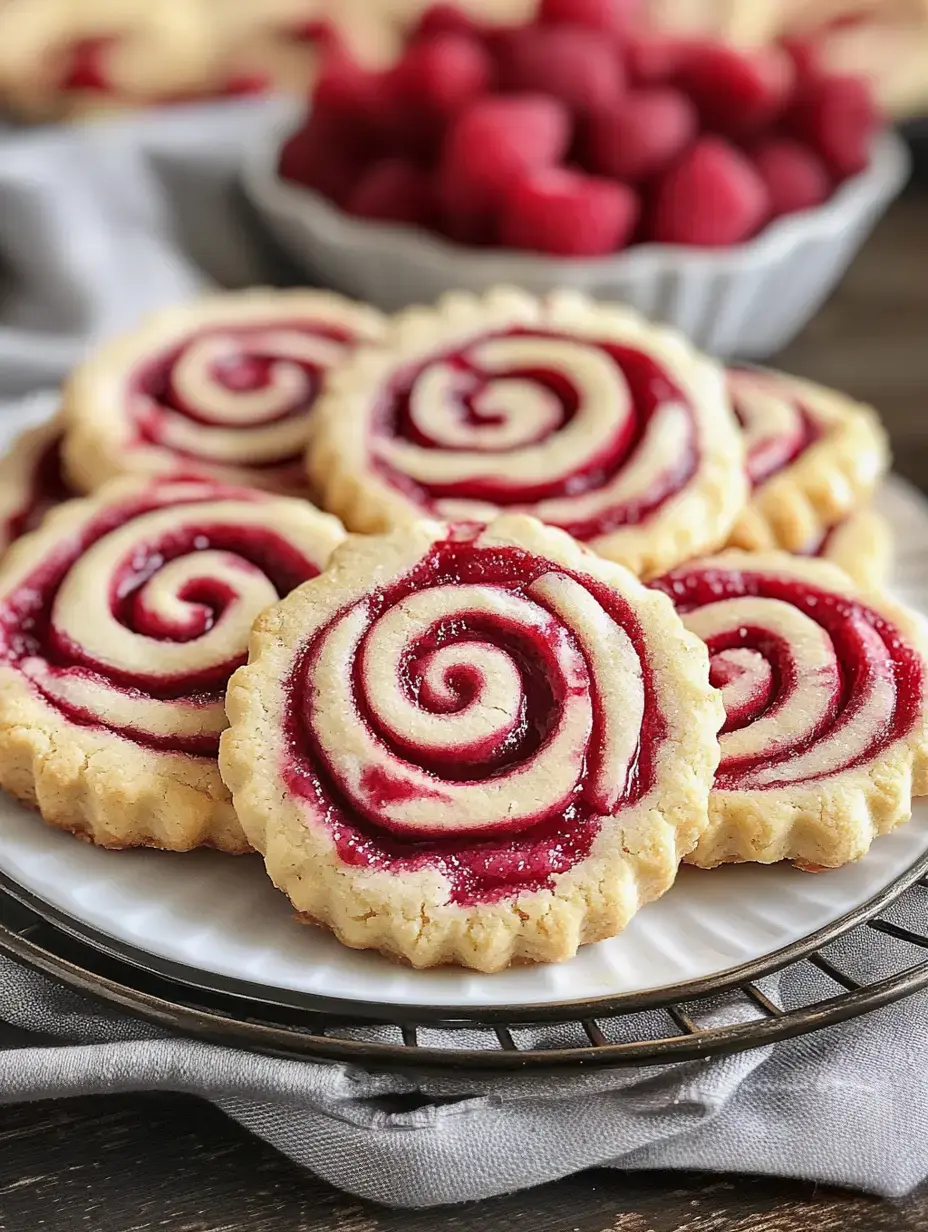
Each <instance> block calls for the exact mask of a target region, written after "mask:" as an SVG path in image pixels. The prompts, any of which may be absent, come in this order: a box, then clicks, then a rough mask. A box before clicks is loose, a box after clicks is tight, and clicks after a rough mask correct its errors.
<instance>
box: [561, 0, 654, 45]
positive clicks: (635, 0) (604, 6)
mask: <svg viewBox="0 0 928 1232" xmlns="http://www.w3.org/2000/svg"><path fill="white" fill-rule="evenodd" d="M640 9H641V4H640V0H541V4H540V6H539V9H538V20H539V21H541V22H546V23H547V22H573V24H574V25H577V26H586V27H587V28H588V29H590V30H599V31H602V32H604V33H606V34H611V35H617V36H619V37H623V36H624V35H627V34H628V33H629V31H631V30H632V29H633V28H634V25H635V21H636V19H637V17H638V16H639V10H640Z"/></svg>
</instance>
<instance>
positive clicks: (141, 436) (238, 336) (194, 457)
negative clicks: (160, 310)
mask: <svg viewBox="0 0 928 1232" xmlns="http://www.w3.org/2000/svg"><path fill="white" fill-rule="evenodd" d="M279 332H298V333H303V334H308V335H312V336H314V337H320V338H328V339H331V340H332V341H333V342H339V343H343V344H350V343H352V342H353V341H354V339H353V336H352V335H351V334H350V333H349V332H348V331H347V330H341V329H338V328H337V327H335V326H331V325H327V324H322V323H321V322H315V321H268V322H266V323H264V324H262V325H255V326H252V327H244V328H243V327H241V326H228V327H226V326H215V327H211V328H208V329H204V330H202V331H200V332H199V333H197V334H194V335H191V337H190V338H189V339H188V340H187V342H186V343H184V344H183V345H182V346H178V347H175V348H174V349H173V350H171V351H169V352H167V353H166V354H163V355H159V356H158V357H157V358H155V359H153V360H151V361H150V362H149V363H147V364H146V365H144V366H142V367H140V368H138V369H137V370H136V371H135V372H134V373H133V374H132V377H131V380H130V386H129V394H130V398H131V406H132V419H133V423H134V425H135V432H136V436H137V439H138V441H139V443H141V444H146V445H156V446H158V447H159V448H168V449H170V450H171V452H172V453H173V454H175V455H176V456H177V457H178V458H179V459H180V460H181V461H182V462H184V461H186V462H189V463H190V468H189V473H190V475H192V476H195V475H196V467H197V463H200V462H204V461H206V462H210V461H211V462H214V463H216V464H223V463H226V464H228V460H227V458H226V456H225V455H222V454H218V453H217V454H216V456H214V457H211V456H210V453H209V432H210V430H216V429H217V428H218V429H220V430H221V431H222V432H223V433H227V432H228V431H229V427H234V429H235V430H236V431H239V432H240V433H241V437H242V444H243V460H242V461H241V462H238V463H236V465H239V466H247V467H248V468H249V469H252V470H270V469H274V470H278V469H287V468H292V470H293V472H294V475H295V476H302V457H303V455H302V450H300V451H299V452H295V453H293V454H290V455H289V456H287V457H279V458H274V459H272V460H270V461H267V462H263V463H261V462H255V461H254V460H249V459H248V456H247V441H248V433H249V431H252V430H253V429H255V430H261V429H264V428H267V427H269V426H272V425H273V424H276V423H281V422H282V421H284V420H291V419H298V418H301V417H303V416H305V415H306V414H307V413H308V412H309V410H310V409H311V407H312V405H313V403H314V402H315V400H316V397H317V396H318V393H319V390H320V388H321V385H322V379H323V376H324V370H323V368H321V367H320V366H317V365H315V364H312V363H310V362H308V361H307V360H305V359H303V358H301V357H297V356H284V355H280V354H268V353H264V352H262V350H261V335H266V334H270V333H279ZM212 336H215V337H218V338H222V339H223V340H226V339H231V340H233V341H235V342H237V343H238V344H239V348H238V349H237V350H236V351H235V353H234V354H233V355H230V356H227V357H224V358H223V359H222V360H220V361H217V362H216V363H215V364H213V365H212V366H211V368H210V374H209V375H210V379H211V380H212V381H213V382H214V383H215V385H216V386H217V387H218V388H220V389H222V390H224V391H227V392H229V393H232V394H235V393H240V394H243V395H250V394H254V393H256V392H260V391H261V390H270V389H271V382H272V377H273V371H274V367H275V365H277V364H279V363H280V362H285V363H287V364H295V365H297V366H298V367H299V368H300V369H301V370H302V371H303V372H304V373H305V374H306V378H307V388H306V390H305V391H304V393H303V394H302V395H301V396H300V397H299V398H297V399H296V400H293V401H290V402H288V403H287V404H285V405H282V406H281V407H280V409H279V411H278V412H277V413H276V414H274V415H273V416H268V417H262V419H261V420H260V423H257V424H254V425H249V424H247V423H245V424H243V423H241V422H238V421H237V422H236V423H235V424H234V425H229V426H225V425H223V424H221V423H220V424H217V422H216V420H215V418H211V417H209V416H207V415H204V414H203V412H202V410H201V408H199V407H197V405H196V404H195V403H194V402H192V401H191V400H190V399H189V398H187V397H185V396H184V394H183V392H182V391H181V390H180V389H178V388H177V385H176V383H175V380H174V368H175V365H176V364H177V362H178V361H179V360H180V359H181V358H182V357H183V356H184V355H185V354H186V353H187V351H188V350H189V348H190V347H192V346H194V345H196V344H197V343H199V342H201V341H202V340H203V339H204V338H209V337H212ZM178 419H181V420H186V421H187V422H188V423H191V424H196V425H198V426H199V427H200V428H202V429H203V435H202V437H201V439H202V441H203V446H202V449H201V450H200V451H198V452H197V453H191V452H189V451H185V450H184V449H181V448H179V447H178V446H176V445H174V444H170V443H168V439H167V438H168V434H169V430H170V425H171V423H172V422H176V421H177V420H178ZM181 470H183V467H181ZM184 473H187V472H186V471H184Z"/></svg>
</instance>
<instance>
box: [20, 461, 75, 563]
mask: <svg viewBox="0 0 928 1232" xmlns="http://www.w3.org/2000/svg"><path fill="white" fill-rule="evenodd" d="M72 496H74V493H73V492H72V491H71V489H70V488H69V487H68V484H67V481H66V480H65V477H64V468H63V467H62V463H61V438H60V437H56V438H55V440H54V441H52V442H51V444H49V445H48V446H47V447H46V448H45V449H44V450H43V452H42V454H41V456H40V457H39V459H38V461H37V463H36V465H35V469H34V470H33V473H32V482H31V484H30V489H29V495H28V497H27V499H26V502H25V503H24V505H23V506H22V508H21V509H20V510H19V511H18V512H17V513H16V514H14V515H13V517H11V518H10V519H9V520H8V522H7V538H8V540H9V541H10V542H12V540H14V539H18V538H19V536H20V535H25V534H26V532H27V531H30V530H35V528H36V527H37V526H38V524H39V523H40V522H41V521H42V518H43V517H44V516H45V514H46V513H48V511H49V509H52V508H53V507H54V506H55V505H60V504H61V502H62V501H66V500H69V499H70V498H71V497H72Z"/></svg>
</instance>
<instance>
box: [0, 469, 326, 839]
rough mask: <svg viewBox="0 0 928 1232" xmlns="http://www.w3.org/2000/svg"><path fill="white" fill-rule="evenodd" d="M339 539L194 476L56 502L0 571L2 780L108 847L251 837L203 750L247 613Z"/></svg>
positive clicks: (211, 754) (220, 715) (210, 753)
mask: <svg viewBox="0 0 928 1232" xmlns="http://www.w3.org/2000/svg"><path fill="white" fill-rule="evenodd" d="M342 537H343V535H342V530H341V527H340V526H339V524H338V522H337V521H336V520H335V519H334V518H330V517H328V516H326V515H325V514H321V513H319V512H318V511H317V510H315V509H313V508H312V507H311V506H310V505H308V504H307V503H305V502H304V501H296V500H289V499H286V498H284V497H271V496H268V495H266V494H264V493H262V492H259V491H256V490H255V489H235V488H229V487H222V486H220V485H217V484H208V483H197V482H174V483H172V482H167V481H163V482H161V483H154V484H149V483H144V482H143V483H139V482H138V481H136V480H128V481H125V480H124V481H121V482H117V483H114V484H111V485H109V486H108V487H107V488H106V489H105V490H104V491H103V492H101V493H100V494H99V496H98V497H96V498H94V499H91V500H80V501H70V502H68V503H67V504H65V505H62V506H61V507H60V508H58V509H56V510H54V511H53V512H52V513H50V514H49V515H48V517H47V518H46V520H45V522H44V523H43V524H42V526H41V527H40V529H39V530H37V531H35V532H33V533H32V534H30V535H27V536H25V537H24V538H23V539H21V540H19V542H18V543H16V544H14V545H13V547H12V548H11V549H10V551H9V552H8V554H7V556H6V558H5V559H4V562H3V566H2V568H0V784H2V786H3V787H5V788H6V790H7V791H9V792H11V793H12V794H13V795H14V796H17V797H19V799H21V800H23V801H25V802H26V803H28V804H31V805H34V806H36V807H37V808H38V810H39V811H40V813H41V814H42V816H43V817H44V818H45V820H46V821H48V822H50V823H52V824H53V825H56V826H58V827H60V828H61V829H65V830H71V831H73V832H74V833H76V834H78V835H81V836H83V837H86V838H88V839H90V840H92V841H93V842H95V843H99V844H100V845H102V846H107V847H132V846H140V845H145V846H154V847H166V848H171V849H175V850H186V849H188V848H191V847H196V846H198V845H200V844H209V845H211V846H214V847H219V848H221V849H223V850H226V851H241V850H245V849H247V843H246V841H245V837H244V835H243V834H242V832H241V828H240V826H239V824H238V822H237V820H236V817H235V813H234V811H233V809H232V805H231V802H230V800H229V795H228V792H227V791H226V790H225V788H224V787H223V785H222V780H221V779H220V777H219V770H218V767H217V765H216V752H217V748H218V742H219V733H220V731H221V730H222V728H223V727H224V726H225V723H226V719H225V711H224V709H223V699H224V694H225V688H226V684H227V682H228V679H229V676H230V675H231V673H232V672H233V671H234V669H235V668H236V667H238V666H239V665H240V664H241V663H243V662H244V660H245V657H246V647H247V643H248V636H249V633H250V630H251V626H252V624H253V622H254V620H255V618H256V617H257V616H258V614H259V613H260V612H261V611H263V610H264V609H265V608H266V607H268V606H269V605H270V604H272V603H274V602H276V600H277V599H278V598H280V596H282V595H284V594H286V593H287V592H288V591H290V590H291V589H292V588H293V587H294V586H296V585H297V584H299V583H300V582H303V581H305V580H306V579H307V578H311V577H313V576H315V574H316V573H318V571H319V569H320V568H322V566H323V565H324V564H325V563H326V561H327V559H328V557H329V554H330V553H331V551H332V548H333V547H334V546H335V544H336V543H338V542H339V540H340V539H341V538H342Z"/></svg>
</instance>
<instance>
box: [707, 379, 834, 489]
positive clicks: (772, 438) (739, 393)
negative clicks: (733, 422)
mask: <svg viewBox="0 0 928 1232" xmlns="http://www.w3.org/2000/svg"><path fill="white" fill-rule="evenodd" d="M728 389H729V393H730V395H731V399H732V405H733V407H734V411H735V418H736V419H737V420H738V423H739V424H740V425H741V430H742V433H743V435H744V445H745V455H746V456H745V465H746V468H747V472H748V479H749V480H750V482H751V485H752V487H755V488H756V487H759V486H760V485H761V484H762V483H764V482H765V481H766V480H767V479H769V478H770V477H771V476H772V475H775V474H776V473H777V472H778V471H781V470H783V469H784V468H785V467H787V466H789V465H790V463H791V462H795V460H796V459H797V458H798V457H799V456H800V454H802V453H804V452H805V450H806V449H808V448H809V446H810V445H812V444H814V443H815V441H817V440H818V439H819V437H820V436H821V427H820V425H819V424H818V422H817V421H816V419H815V418H814V416H813V415H812V412H811V411H810V410H809V408H808V407H807V406H804V405H803V403H802V402H800V401H799V400H798V399H797V398H796V397H795V396H794V395H793V394H792V393H791V391H790V389H789V385H788V383H787V382H785V381H783V380H781V379H780V378H779V377H776V376H774V375H772V374H771V373H766V372H753V371H749V370H746V369H741V368H731V369H729V371H728Z"/></svg>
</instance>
